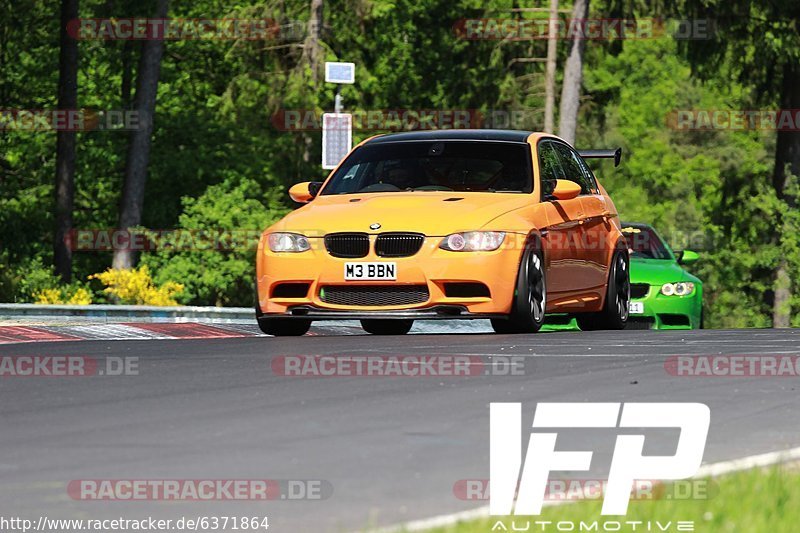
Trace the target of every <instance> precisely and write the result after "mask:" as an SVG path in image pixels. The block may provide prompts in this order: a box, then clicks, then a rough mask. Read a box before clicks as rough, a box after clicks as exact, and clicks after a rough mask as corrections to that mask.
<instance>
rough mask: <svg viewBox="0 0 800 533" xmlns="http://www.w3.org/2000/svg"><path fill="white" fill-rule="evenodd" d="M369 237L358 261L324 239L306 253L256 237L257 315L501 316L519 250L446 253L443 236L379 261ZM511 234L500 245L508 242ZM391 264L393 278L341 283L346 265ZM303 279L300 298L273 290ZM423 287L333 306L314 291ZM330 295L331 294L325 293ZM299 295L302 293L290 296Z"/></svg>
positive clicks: (504, 312) (510, 290) (334, 317)
mask: <svg viewBox="0 0 800 533" xmlns="http://www.w3.org/2000/svg"><path fill="white" fill-rule="evenodd" d="M376 236H377V235H371V236H370V251H369V253H368V255H367V256H365V257H362V258H358V259H343V258H338V257H333V256H331V255H330V254H328V252H327V250H326V249H325V245H324V243H323V239H322V238H313V239H309V241H310V242H311V250H309V251H307V252H301V253H274V252H271V251H270V250H269V249H268V248H266V247H265V246H266V244H265V242H264V239H263V238H262V239H261V242H260V243H259V248H258V258H257V268H256V271H257V279H256V282H257V293H258V307H259V310H260V311H261V314H262V315H263V316H271V317H290V318H291V317H294V318H310V319H313V320H325V319H331V320H339V319H360V318H406V317H407V318H420V319H426V320H427V319H437V318H440V319H454V318H490V317H497V316H503V315H507V314H508V313H509V312H510V310H511V302H512V299H513V295H514V290H515V287H516V279H517V271H518V268H519V260H520V256H521V250H519V249H517V248H515V247H513V246H507V245H506V244H504V245H503V246H501V247H500V248H499V249H498V250H495V251H493V252H450V251H447V250H442V249H440V248H439V244H440V243H441V240H442V237H426V238H425V241H424V243H423V245H422V248H421V249H420V250H419V252H417V253H416V254H415V255H413V256H411V257H397V258H384V257H379V256H377V255H375V252H374V241H375V238H376ZM514 241H515V239H512V238H511V235H509V236H507V237H506V242H507V243H508V242H514ZM362 261H363V262H393V263H396V265H397V279H396V280H394V281H344V269H345V263H348V262H362ZM285 283H299V284H308V290H307V292H305V295H292V296H295V297H291V298H287V297H285V296H283V295H281V294H279V293H278V294H276V291H275V289H276V288H277V287H278V286H279V285H280V284H285ZM449 283H481V284H483V285H485V286H486V287H487V288H488V295H484V296H470V297H464V296H456V295H453V294H452V293H451V294H450V295H449V296H448V295H447V294H446V288H447V287H448V285H447V284H449ZM357 286H362V287H374V288H376V289H380V288H386V287H397V286H407V287H412V286H415V287H425V288H426V289H427V293H428V296H427V299H426V300H425V301H421V302H417V303H409V304H402V305H380V303H381V302H380V301H377V300H376V301H374V302H366V303H368V304H369V305H339V304H335V303H331V302H330V301H325V300H324V299H323V297H322V296H321V294H320V292H321V290H322V289H323V288H328V287H357ZM329 292H330V291H329ZM296 296H301V297H296Z"/></svg>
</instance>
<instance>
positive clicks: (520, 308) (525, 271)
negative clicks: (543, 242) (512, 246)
mask: <svg viewBox="0 0 800 533" xmlns="http://www.w3.org/2000/svg"><path fill="white" fill-rule="evenodd" d="M546 303H547V288H546V286H545V276H544V258H543V256H542V254H541V252H539V251H536V250H527V251H526V252H525V255H524V256H523V258H522V261H521V262H520V265H519V273H518V274H517V288H516V291H515V295H514V303H513V304H512V306H511V314H510V315H509V316H508V319H501V318H493V319H492V328H493V329H494V331H495V333H536V332H537V331H539V329H541V327H542V324H544V310H545V305H546Z"/></svg>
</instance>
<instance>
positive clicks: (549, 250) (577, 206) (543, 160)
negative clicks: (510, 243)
mask: <svg viewBox="0 0 800 533" xmlns="http://www.w3.org/2000/svg"><path fill="white" fill-rule="evenodd" d="M537 153H538V160H539V179H540V180H541V190H542V206H543V208H544V212H545V215H546V217H547V227H546V228H545V229H544V231H542V243H543V247H544V251H545V256H546V259H547V264H548V270H547V292H548V294H549V295H550V297H548V301H549V303H551V304H553V306H557V304H558V303H559V302H558V301H559V300H560V299H564V298H569V297H570V296H571V294H572V293H574V292H576V291H580V290H583V289H584V288H585V287H584V285H583V283H584V282H583V280H584V273H583V269H584V268H585V266H584V265H583V264H582V263H581V254H580V242H579V240H580V237H581V236H580V232H581V223H580V221H581V220H582V219H583V206H582V204H581V199H580V196H579V197H577V198H573V199H571V200H557V199H556V198H554V197H552V196H550V193H551V192H552V191H553V188H554V187H555V180H557V179H568V177H567V173H566V171H565V170H564V168H563V165H562V164H561V158H560V156H559V154H558V151H557V149H556V143H555V142H554V141H553V140H550V139H543V140H541V141H539V143H538V145H537ZM548 307H549V308H551V310H553V311H557V307H551V306H548Z"/></svg>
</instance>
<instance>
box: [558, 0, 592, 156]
mask: <svg viewBox="0 0 800 533" xmlns="http://www.w3.org/2000/svg"><path fill="white" fill-rule="evenodd" d="M588 16H589V0H575V5H574V6H573V8H572V21H571V24H570V26H574V27H575V28H574V29H572V28H571V31H573V32H574V35H575V38H573V40H572V48H571V50H570V53H569V57H568V58H567V63H566V64H565V65H564V84H563V86H562V87H561V107H560V109H559V114H558V136H559V137H561V138H562V139H564V140H565V141H567V142H568V143H570V144H574V143H575V131H576V129H577V126H578V108H579V107H580V99H581V83H582V82H583V50H584V48H585V47H586V39H584V38H582V36H581V35H580V34H581V33H582V31H581V28H582V27H583V26H584V25H585V23H586V18H587V17H588Z"/></svg>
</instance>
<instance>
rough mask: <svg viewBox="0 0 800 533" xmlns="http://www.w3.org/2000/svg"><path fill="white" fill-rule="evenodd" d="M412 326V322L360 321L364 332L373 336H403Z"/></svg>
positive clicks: (377, 319) (392, 320)
mask: <svg viewBox="0 0 800 533" xmlns="http://www.w3.org/2000/svg"><path fill="white" fill-rule="evenodd" d="M413 325H414V321H413V320H394V319H387V318H370V319H366V320H362V321H361V327H362V328H364V331H366V332H367V333H371V334H373V335H405V334H406V333H408V332H409V331H410V330H411V326H413Z"/></svg>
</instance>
